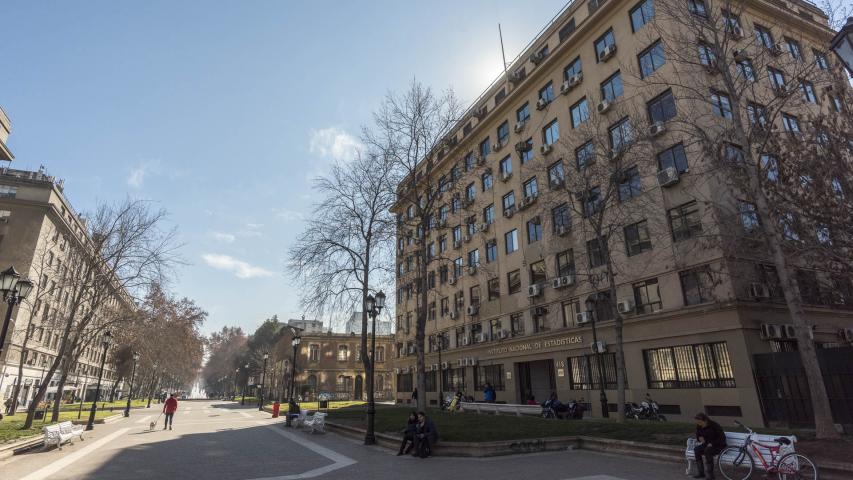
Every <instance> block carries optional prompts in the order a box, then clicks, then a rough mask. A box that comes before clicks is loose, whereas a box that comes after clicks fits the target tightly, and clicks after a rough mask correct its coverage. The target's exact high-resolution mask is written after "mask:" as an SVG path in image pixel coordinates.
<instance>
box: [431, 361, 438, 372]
mask: <svg viewBox="0 0 853 480" xmlns="http://www.w3.org/2000/svg"><path fill="white" fill-rule="evenodd" d="M430 370H431V371H433V372H437V371H438V364H437V363H433V364H432V365H431V366H430Z"/></svg>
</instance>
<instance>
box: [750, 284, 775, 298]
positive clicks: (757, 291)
mask: <svg viewBox="0 0 853 480" xmlns="http://www.w3.org/2000/svg"><path fill="white" fill-rule="evenodd" d="M749 295H750V296H751V297H752V298H756V299H759V298H770V289H769V288H767V285H766V284H764V283H759V282H753V283H750V284H749Z"/></svg>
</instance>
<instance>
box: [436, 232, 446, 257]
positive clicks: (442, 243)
mask: <svg viewBox="0 0 853 480" xmlns="http://www.w3.org/2000/svg"><path fill="white" fill-rule="evenodd" d="M438 251H439V253H444V252H445V251H447V235H442V236H440V237H438Z"/></svg>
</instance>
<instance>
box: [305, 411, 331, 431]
mask: <svg viewBox="0 0 853 480" xmlns="http://www.w3.org/2000/svg"><path fill="white" fill-rule="evenodd" d="M326 415H328V414H327V413H322V412H317V413H315V414H314V415H311V416H310V417H306V418H305V420H303V421H302V425H303V426H304V427H305V428H306V429H308V431H309V432H310V433H316V432H320V433H325V432H326Z"/></svg>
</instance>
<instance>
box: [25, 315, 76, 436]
mask: <svg viewBox="0 0 853 480" xmlns="http://www.w3.org/2000/svg"><path fill="white" fill-rule="evenodd" d="M72 313H73V312H72ZM73 325H74V315H73V314H71V315H68V321H67V322H66V324H65V329H64V331H63V332H62V342H60V346H59V352H57V355H56V358H55V359H54V361H53V364H52V365H51V366H50V370H48V372H47V376H46V377H45V378H53V375H54V373H56V370H57V368H58V367H59V364H60V362H61V361H62V358H63V357H64V356H65V352H66V351H67V348H68V342H69V337H70V335H71V327H72V326H73ZM46 392H47V387H46V386H45V385H44V384H41V385H39V388H38V390H37V391H36V395H35V397H33V401H32V403H31V404H30V406H29V407H28V408H27V419H26V420H24V426H23V429H25V430H26V429H28V428H31V427H32V426H33V420H34V419H35V416H36V409H37V408H38V404H39V403H40V402H41V401H42V400H43V399H44V395H45V393H46Z"/></svg>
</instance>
